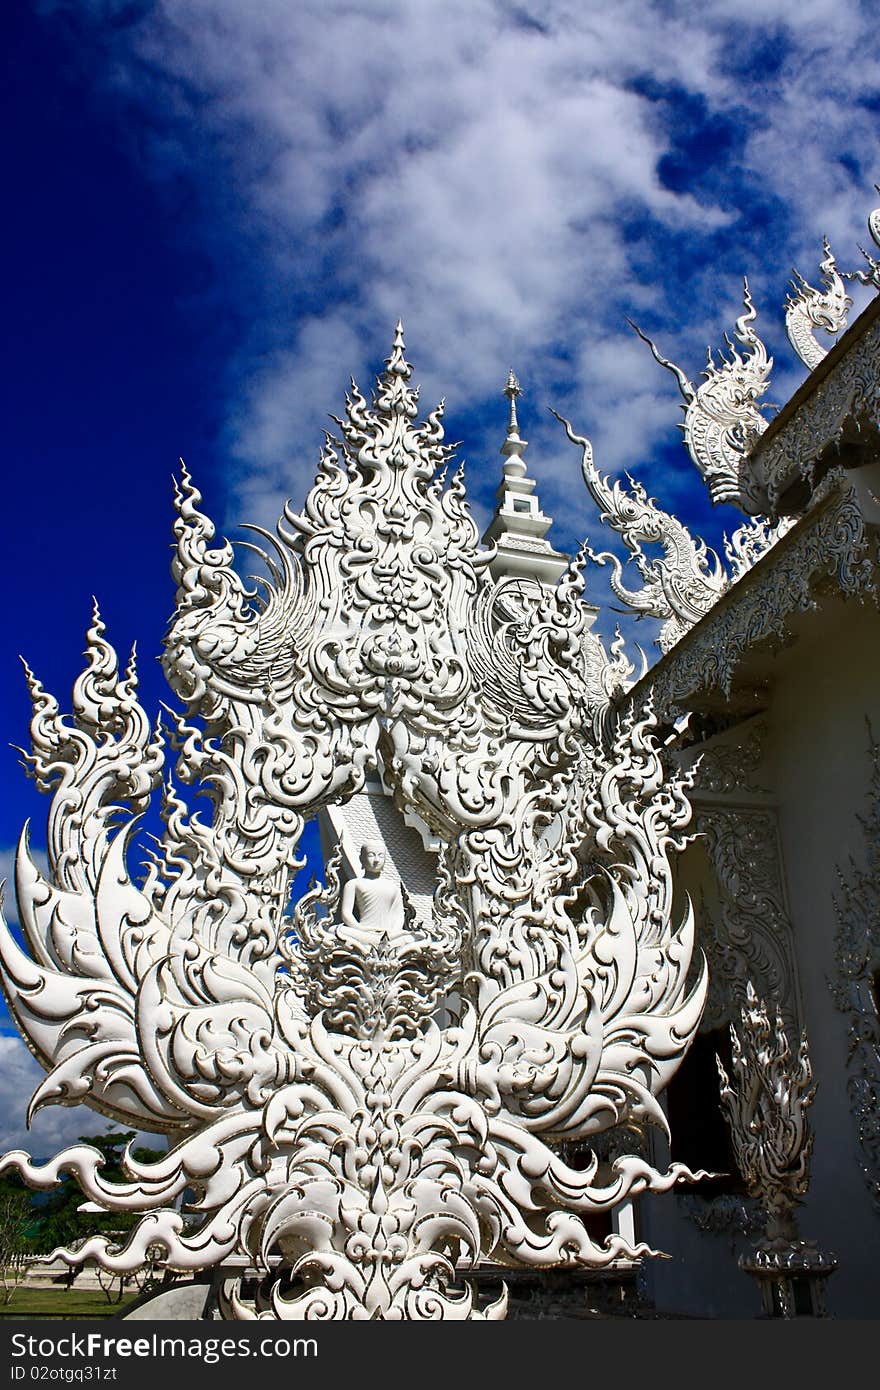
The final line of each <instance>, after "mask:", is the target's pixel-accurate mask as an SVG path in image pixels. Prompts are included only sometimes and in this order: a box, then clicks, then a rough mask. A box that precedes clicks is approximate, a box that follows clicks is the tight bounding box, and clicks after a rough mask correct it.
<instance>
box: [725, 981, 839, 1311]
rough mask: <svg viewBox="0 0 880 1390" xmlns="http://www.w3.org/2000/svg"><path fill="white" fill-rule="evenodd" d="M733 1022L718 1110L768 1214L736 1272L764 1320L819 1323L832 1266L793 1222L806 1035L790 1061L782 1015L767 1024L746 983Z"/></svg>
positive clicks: (801, 1169)
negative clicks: (745, 1277) (756, 1294)
mask: <svg viewBox="0 0 880 1390" xmlns="http://www.w3.org/2000/svg"><path fill="white" fill-rule="evenodd" d="M740 1017H741V1032H740V1033H738V1032H737V1030H736V1028H735V1026H734V1025H733V1024H731V1025H730V1040H731V1046H732V1049H733V1066H732V1070H733V1073H734V1080H735V1082H736V1083H737V1084H736V1089H735V1088H734V1086H733V1084H732V1083H731V1081H730V1080H729V1078H728V1076H727V1073H726V1071H725V1070H724V1067H723V1065H722V1063H721V1059H720V1058H719V1059H718V1071H719V1074H720V1077H721V1104H722V1109H723V1111H724V1114H725V1117H726V1119H727V1122H728V1124H729V1125H730V1133H731V1139H732V1142H733V1150H734V1154H735V1156H736V1161H737V1166H738V1168H739V1170H740V1172H741V1173H742V1176H743V1178H744V1180H745V1183H746V1186H747V1187H748V1189H749V1192H750V1194H751V1195H752V1196H753V1197H755V1198H757V1200H758V1201H759V1203H760V1204H761V1206H762V1207H763V1209H764V1210H765V1211H766V1213H767V1231H766V1235H765V1236H764V1238H763V1239H762V1240H759V1241H758V1242H757V1243H756V1245H755V1246H754V1247H753V1249H752V1250H751V1251H749V1252H747V1253H746V1254H744V1255H742V1256H740V1259H739V1267H740V1269H743V1270H745V1271H746V1273H747V1274H751V1275H752V1276H753V1277H754V1278H755V1279H756V1280H757V1281H758V1286H759V1288H760V1290H761V1299H762V1303H763V1307H764V1316H765V1317H770V1318H795V1317H800V1316H803V1315H806V1316H812V1317H825V1316H826V1311H825V1280H826V1279H827V1277H828V1276H829V1275H830V1274H832V1273H833V1272H834V1270H835V1269H836V1268H837V1260H836V1259H835V1257H834V1256H833V1255H831V1254H824V1253H823V1252H822V1251H820V1250H819V1249H818V1247H817V1245H816V1242H815V1241H805V1240H801V1239H800V1237H799V1236H798V1232H797V1221H796V1218H795V1208H796V1206H797V1205H798V1203H799V1202H801V1201H802V1200H803V1197H804V1195H805V1193H806V1191H807V1188H808V1186H809V1161H810V1155H811V1153H812V1149H813V1136H812V1134H810V1133H809V1129H808V1126H807V1116H806V1112H807V1109H808V1107H809V1106H810V1105H811V1104H812V1102H813V1097H814V1096H815V1094H816V1087H815V1084H814V1082H813V1072H812V1067H811V1066H810V1058H809V1053H808V1050H807V1035H806V1032H803V1033H802V1034H801V1040H800V1046H799V1047H798V1051H797V1055H796V1056H792V1053H791V1050H790V1048H789V1043H788V1037H787V1035H786V1032H785V1027H784V1025H783V1022H782V1015H781V1013H780V1012H779V1010H778V1009H777V1011H776V1019H775V1023H774V1024H771V1022H770V1017H769V1014H768V1010H767V1005H766V1004H765V1003H764V1002H763V1000H760V999H759V998H758V996H757V993H756V992H755V989H754V986H753V985H752V983H751V981H749V984H748V986H747V989H746V1003H745V1006H744V1007H743V1009H742V1010H741V1013H740Z"/></svg>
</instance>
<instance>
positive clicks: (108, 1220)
mask: <svg viewBox="0 0 880 1390" xmlns="http://www.w3.org/2000/svg"><path fill="white" fill-rule="evenodd" d="M136 1137H137V1136H136V1133H135V1131H134V1130H108V1131H107V1132H106V1133H104V1134H82V1135H80V1136H79V1142H80V1143H82V1144H90V1145H91V1146H92V1147H93V1148H95V1149H98V1150H99V1151H100V1152H101V1154H102V1155H103V1157H104V1174H105V1175H106V1177H108V1178H109V1179H110V1180H111V1181H113V1180H124V1177H125V1175H124V1173H123V1171H122V1155H123V1152H124V1150H125V1148H126V1147H127V1146H128V1145H129V1144H130V1143H131V1142H132V1140H133V1139H135V1138H136ZM160 1153H161V1150H158V1149H148V1148H137V1149H135V1150H134V1154H135V1156H136V1157H137V1158H139V1159H148V1158H153V1157H156V1156H158V1155H159V1154H160ZM82 1204H83V1194H82V1192H81V1191H80V1188H79V1187H78V1185H77V1183H76V1182H75V1181H74V1180H73V1178H71V1177H65V1178H64V1179H63V1181H62V1182H61V1184H60V1185H59V1186H58V1187H57V1188H55V1190H54V1191H53V1192H51V1193H50V1194H49V1196H48V1198H45V1199H44V1200H42V1201H40V1200H39V1199H37V1201H36V1202H34V1203H33V1204H32V1208H31V1210H32V1213H33V1219H34V1223H35V1227H36V1241H37V1244H38V1247H39V1249H40V1250H42V1251H44V1252H45V1253H47V1254H48V1252H49V1251H50V1250H55V1249H58V1248H59V1247H60V1246H65V1247H68V1248H73V1249H75V1248H76V1246H78V1245H80V1244H81V1243H82V1241H84V1240H85V1239H86V1238H87V1237H88V1236H91V1235H94V1234H95V1232H96V1231H99V1232H104V1233H105V1234H108V1235H110V1234H112V1235H117V1234H118V1235H119V1237H120V1240H122V1239H124V1237H125V1235H126V1233H127V1232H128V1231H129V1230H130V1229H131V1227H132V1225H133V1224H134V1222H135V1220H136V1219H137V1218H136V1217H135V1216H134V1215H133V1214H132V1215H128V1214H120V1213H118V1212H117V1213H114V1214H113V1215H112V1216H110V1215H109V1214H106V1215H105V1214H104V1213H102V1212H94V1211H85V1212H84V1211H80V1207H81V1206H82ZM78 1272H79V1271H78V1269H77V1268H76V1266H74V1265H71V1266H70V1267H69V1269H68V1274H67V1285H68V1287H70V1285H71V1284H72V1283H73V1281H74V1279H75V1278H76V1275H77V1273H78ZM102 1287H103V1285H102ZM105 1292H107V1290H106V1289H105ZM107 1296H108V1300H109V1297H110V1295H109V1293H108V1295H107ZM120 1297H121V1288H120Z"/></svg>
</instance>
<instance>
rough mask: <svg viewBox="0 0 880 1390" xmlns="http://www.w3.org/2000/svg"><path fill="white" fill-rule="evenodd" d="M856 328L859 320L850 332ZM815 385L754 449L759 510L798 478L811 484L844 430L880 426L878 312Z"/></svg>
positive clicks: (772, 503) (752, 463)
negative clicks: (761, 500)
mask: <svg viewBox="0 0 880 1390" xmlns="http://www.w3.org/2000/svg"><path fill="white" fill-rule="evenodd" d="M869 313H870V310H866V311H865V315H863V318H864V317H865V316H867V315H868V314H869ZM856 331H857V329H856V325H855V324H854V325H853V327H852V328H851V329H850V335H852V334H853V333H855V332H856ZM811 387H812V389H810V391H809V393H808V394H807V396H806V397H805V399H803V400H802V401H801V402H800V404H799V406H798V409H797V410H796V411H794V412H792V413H791V414H790V415H788V416H787V417H786V418H785V419H784V420H780V422H779V425H778V426H777V427H776V428H774V430H773V432H772V435H771V436H770V437H768V438H766V439H761V440H760V441H759V442H758V443H757V444H756V445H755V446H754V447H753V449H752V453H751V459H750V467H751V469H752V472H753V474H754V478H755V484H756V487H757V488H758V489H759V491H760V493H761V495H763V496H764V497H765V499H766V500H765V503H764V504H763V505H762V507H760V508H759V510H772V509H775V508H776V506H777V503H778V502H779V498H780V497H781V495H782V493H783V492H784V491H785V490H786V489H787V488H788V487H789V486H790V485H791V484H792V483H794V482H797V481H798V480H799V479H803V480H805V481H806V482H807V484H808V485H809V487H810V488H812V487H813V484H814V479H815V473H816V464H817V461H818V459H819V458H820V456H821V455H822V454H824V453H825V451H826V450H828V449H830V448H832V447H834V448H836V447H837V446H838V445H839V444H840V443H841V441H842V440H843V438H844V431H845V430H848V429H850V428H852V429H853V430H854V431H855V432H856V436H857V437H858V433H859V432H860V431H866V430H867V429H868V428H870V429H877V428H880V318H877V317H876V316H874V318H873V320H872V321H871V322H869V323H868V324H867V325H866V328H865V331H864V332H863V333H862V334H861V336H860V337H858V338H857V340H856V341H855V342H853V343H852V344H851V345H850V346H849V348H848V350H847V351H846V352H845V353H844V354H843V355H842V356H841V357H840V359H839V360H835V361H834V362H833V364H832V365H831V366H830V368H829V369H828V371H827V373H826V375H825V376H823V377H822V379H821V380H820V381H816V382H815V383H814V384H813V383H811Z"/></svg>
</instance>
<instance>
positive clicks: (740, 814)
mask: <svg viewBox="0 0 880 1390" xmlns="http://www.w3.org/2000/svg"><path fill="white" fill-rule="evenodd" d="M699 775H700V774H699V772H698V774H697V776H698V777H699ZM694 830H695V831H696V832H697V834H699V835H700V836H701V838H702V841H703V844H704V845H705V847H706V852H707V854H708V856H709V860H710V862H711V864H712V867H713V869H714V870H715V876H716V881H717V884H718V893H719V916H718V919H717V920H713V921H712V922H711V924H710V923H709V922H708V921H706V928H707V930H706V935H705V938H704V940H703V944H704V949H705V951H706V956H707V958H708V961H709V969H710V973H711V978H712V988H711V990H710V991H709V998H708V1000H707V1004H706V1012H705V1015H704V1019H703V1026H704V1027H708V1028H717V1027H720V1026H722V1025H723V1024H726V1023H728V1022H729V1021H730V1019H731V1018H735V1017H736V1016H737V1014H738V1013H739V1011H740V1009H741V1008H742V1007H743V1004H744V1002H745V998H746V993H747V985H748V982H749V980H752V981H757V983H758V987H759V988H760V990H761V992H762V994H763V995H765V996H770V997H771V998H774V999H777V1000H778V1001H779V1007H780V1008H781V1010H782V1013H783V1015H784V1017H785V1020H786V1022H787V1024H788V1025H789V1026H790V1027H791V1026H796V1024H797V1019H798V1017H799V1013H800V1009H799V1005H798V992H797V982H796V977H795V973H794V965H793V962H794V941H793V935H792V928H791V921H790V918H789V916H788V912H787V910H786V905H785V896H784V889H783V884H782V872H781V866H780V859H779V840H778V832H777V825H776V813H775V811H773V810H771V809H769V808H761V807H751V806H742V805H739V806H723V805H706V804H702V803H699V802H696V803H695V811H694Z"/></svg>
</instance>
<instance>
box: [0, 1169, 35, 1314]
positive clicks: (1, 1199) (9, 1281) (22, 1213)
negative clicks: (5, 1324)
mask: <svg viewBox="0 0 880 1390" xmlns="http://www.w3.org/2000/svg"><path fill="white" fill-rule="evenodd" d="M31 1226H32V1213H31V1203H30V1200H29V1198H28V1195H27V1193H26V1192H16V1191H14V1190H8V1191H6V1192H3V1193H2V1194H0V1284H2V1286H3V1303H4V1305H5V1304H7V1303H9V1302H11V1300H12V1297H13V1295H14V1293H15V1290H16V1289H17V1288H18V1286H19V1284H20V1283H21V1281H22V1279H23V1278H24V1276H25V1274H26V1273H27V1267H28V1260H29V1257H30V1254H31V1249H32V1244H31Z"/></svg>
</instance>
